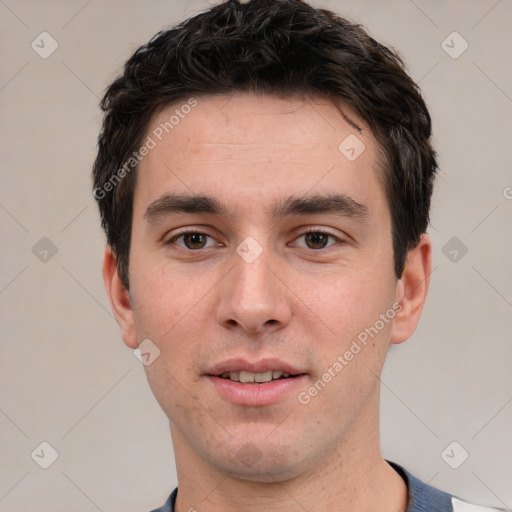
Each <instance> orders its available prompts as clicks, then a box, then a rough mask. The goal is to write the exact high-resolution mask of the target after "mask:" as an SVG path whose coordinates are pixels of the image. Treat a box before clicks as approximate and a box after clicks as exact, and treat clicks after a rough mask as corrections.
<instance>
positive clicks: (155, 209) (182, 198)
mask: <svg viewBox="0 0 512 512" xmlns="http://www.w3.org/2000/svg"><path fill="white" fill-rule="evenodd" d="M172 213H209V214H212V215H219V216H222V217H227V215H228V214H227V211H226V209H225V207H224V206H223V205H222V204H220V203H219V201H217V200H216V199H215V198H214V197H211V196H206V195H179V194H164V195H163V196H161V197H159V198H158V199H156V200H155V201H153V202H152V203H151V204H150V205H149V206H148V207H147V209H146V212H145V213H144V218H145V219H147V220H148V221H149V222H157V221H158V220H159V219H161V218H162V217H165V216H167V215H169V214H172Z"/></svg>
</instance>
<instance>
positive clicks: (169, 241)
mask: <svg viewBox="0 0 512 512" xmlns="http://www.w3.org/2000/svg"><path fill="white" fill-rule="evenodd" d="M206 231H207V230H205V229H198V228H183V230H182V231H179V232H178V233H174V234H173V235H172V236H171V237H170V238H167V239H166V240H165V241H164V245H171V244H174V243H176V241H177V240H178V239H179V238H180V237H182V236H184V235H188V234H194V233H197V234H199V235H204V236H206V237H208V238H211V239H212V240H215V242H216V245H221V244H220V242H218V241H217V240H216V239H215V237H213V236H212V235H210V234H209V233H207V232H206ZM178 247H179V248H180V249H184V250H186V251H195V252H197V251H200V250H201V249H209V247H202V248H201V249H189V248H188V247H181V246H178ZM210 247H213V246H210Z"/></svg>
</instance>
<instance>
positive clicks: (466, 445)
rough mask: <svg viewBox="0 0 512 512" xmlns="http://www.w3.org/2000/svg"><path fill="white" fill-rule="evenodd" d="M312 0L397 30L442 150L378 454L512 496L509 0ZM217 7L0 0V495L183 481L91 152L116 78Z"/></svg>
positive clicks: (439, 480) (80, 509) (378, 29)
mask: <svg viewBox="0 0 512 512" xmlns="http://www.w3.org/2000/svg"><path fill="white" fill-rule="evenodd" d="M313 3H314V5H316V6H322V7H326V8H329V9H332V10H334V11H336V12H338V13H340V14H342V15H343V16H346V17H348V18H349V19H351V20H354V21H358V22H360V23H362V24H364V25H365V26H366V27H367V28H368V30H369V31H370V33H371V34H372V35H373V36H374V37H375V38H377V39H378V40H380V41H381V42H383V43H385V44H388V45H391V46H393V47H394V48H396V49H398V50H399V52H400V53H401V55H402V56H403V57H404V59H405V61H406V63H407V65H408V70H409V72H410V74H411V76H412V77H413V78H414V79H415V80H416V81H418V82H419V84H420V86H421V88H422V90H423V93H424V95H425V98H426V101H427V103H428V105H429V108H430V110H431V113H432V118H433V126H434V133H435V138H434V142H435V145H436V148H437V151H438V154H439V163H440V167H441V172H440V174H439V177H438V180H437V188H436V191H435V194H434V199H433V206H432V224H431V227H430V228H429V233H430V235H431V236H432V239H433V244H434V254H433V267H434V272H433V274H432V281H431V288H430V295H429V298H428V301H427V304H426V308H425V311H424V313H423V318H422V320H421V322H420V325H419V327H418V329H417V331H416V333H415V334H414V336H413V337H412V338H411V339H410V340H409V341H408V342H407V343H404V344H402V345H399V346H397V347H393V349H392V350H391V351H390V355H389V359H388V361H387V363H386V366H385V368H384V372H383V375H382V407H381V409H382V418H381V425H382V444H383V451H384V456H385V457H386V458H388V459H391V460H394V461H396V462H398V463H400V464H402V465H404V466H405V467H406V468H408V469H409V470H410V471H412V472H413V473H414V474H416V475H417V476H418V477H420V478H422V479H423V480H425V481H427V482H430V483H431V484H432V485H434V486H436V487H439V488H441V489H444V490H448V491H450V492H452V493H454V494H456V495H459V496H461V497H464V498H466V499H469V500H474V501H476V502H483V503H487V504H494V505H497V506H501V507H506V506H507V507H509V508H510V507H511V506H512V490H511V482H512V462H511V461H512V443H511V436H510V433H511V432H512V428H511V427H512V384H511V372H510V362H511V361H512V345H511V343H510V339H511V336H510V332H511V331H512V315H511V313H512V261H511V253H512V236H511V228H510V226H511V225H512V173H511V172H510V171H511V168H512V167H511V160H512V156H511V149H510V148H511V144H512V142H511V141H512V124H511V113H512V83H511V82H512V81H511V77H512V72H511V67H510V55H512V34H511V30H510V20H511V19H512V2H510V1H508V0H502V1H499V0H498V1H496V0H480V1H474V2H467V1H463V0H457V1H455V0H453V1H447V2H438V1H433V0H431V1H425V0H414V1H412V0H411V1H407V0H395V1H393V0H387V1H376V0H375V1H369V0H358V1H356V0H350V1H349V0H347V1H341V0H331V1H315V2H313ZM206 8H208V2H206V1H205V0H193V1H185V0H166V1H163V0H150V1H145V2H140V1H136V0H123V1H121V0H109V1H100V0H89V1H86V0H73V1H66V2H65V1H63V0H61V1H56V0H54V1H51V0H48V1H45V2H38V1H35V0H19V1H15V0H0V38H1V45H0V52H1V62H2V67H1V69H0V111H1V117H0V119H1V159H0V165H1V186H0V230H1V248H2V250H1V260H0V322H1V326H0V337H1V359H0V361H1V362H0V383H1V395H0V432H1V440H2V441H1V447H0V460H1V461H2V463H1V470H0V511H5V512H7V511H9V512H11V511H12V512H14V511H16V512H29V511H30V512H32V511H34V510H38V512H55V511H64V510H72V511H73V512H94V511H96V510H100V511H105V512H107V511H121V510H122V511H126V512H144V511H148V510H150V509H151V508H152V507H156V506H160V505H161V504H162V503H163V502H164V501H165V499H166V497H167V496H168V494H169V493H170V492H171V490H172V489H173V488H174V486H175V485H176V474H175V467H174V459H173V451H172V445H171V440H170V434H169V428H168V422H167V419H166V417H165V415H164V413H163V412H162V411H161V410H160V408H159V406H158V405H157V403H156V400H155V399H154V397H153V395H152V394H151V391H150V389H149V386H148V384H147V382H146V378H145V375H144V371H143V367H142V365H141V364H140V362H139V361H138V360H137V359H136V358H135V357H134V355H133V353H132V351H131V350H129V349H128V348H126V347H125V345H124V344H123V343H122V340H121V336H120V331H119V329H118V326H117V324H116V322H115V320H114V318H113V316H112V314H111V311H110V307H109V305H108V301H107V296H106V293H105V291H104V287H103V281H102V277H101V264H102V256H103V249H104V235H103V233H102V231H101V229H100V224H99V216H98V213H97V209H96V205H95V203H94V200H93V197H92V193H91V181H90V172H91V166H92V162H93V159H94V157H95V147H96V139H97V135H98V132H99V127H100V121H101V115H100V110H99V108H98V103H99V100H100V98H101V97H102V95H103V92H104V89H105V87H106V86H107V85H108V84H109V83H110V82H111V81H112V80H113V79H114V78H115V77H116V76H117V75H118V74H119V72H120V70H121V66H122V64H123V62H124V61H125V60H126V59H127V58H128V57H129V56H130V55H131V53H132V52H133V51H134V50H135V49H136V48H137V47H138V46H139V45H141V44H143V43H145V42H146V41H147V40H148V39H149V38H150V37H151V36H152V35H154V34H155V33H156V32H157V31H158V30H160V29H162V28H164V27H165V26H170V25H173V24H175V23H177V22H179V21H181V20H183V19H184V18H185V17H188V16H190V15H193V14H195V13H198V12H200V11H202V10H204V9H206ZM43 32H47V33H48V34H43V35H41V33H43ZM56 45H58V47H57V48H56V49H55V51H53V53H51V52H52V50H54V48H55V46H56ZM466 46H467V48H466ZM50 53H51V54H50ZM42 442H47V443H49V445H50V446H48V445H41V443H42ZM452 443H456V444H452ZM53 450H54V451H55V452H54V451H53ZM466 453H467V455H468V457H467V459H466V460H464V458H465V457H466ZM31 454H32V455H31ZM56 454H58V457H57V458H56V460H55V461H54V462H53V463H52V464H51V465H50V466H49V467H48V468H47V469H43V468H42V467H40V466H41V465H47V464H49V463H50V462H52V460H53V458H55V456H56ZM452 466H454V467H455V466H458V467H456V469H455V468H454V467H452Z"/></svg>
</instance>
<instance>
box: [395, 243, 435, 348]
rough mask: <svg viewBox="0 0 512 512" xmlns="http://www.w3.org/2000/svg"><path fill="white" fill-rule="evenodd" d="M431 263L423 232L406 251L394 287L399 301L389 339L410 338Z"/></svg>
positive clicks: (421, 301)
mask: <svg viewBox="0 0 512 512" xmlns="http://www.w3.org/2000/svg"><path fill="white" fill-rule="evenodd" d="M431 267H432V242H431V240H430V237H429V236H428V235H426V234H424V235H422V237H421V239H420V241H419V243H418V245H417V246H416V247H415V248H414V249H412V250H411V251H409V253H408V255H407V261H406V263H405V268H404V272H403V274H402V277H401V278H400V279H399V281H398V283H397V288H396V301H397V302H398V303H399V304H400V306H401V307H400V309H399V310H398V311H397V313H396V316H395V319H394V321H393V330H392V334H391V343H394V344H398V343H402V342H403V341H406V340H407V339H409V338H410V337H411V336H412V334H413V333H414V331H415V329H416V326H417V325H418V322H419V319H420V316H421V312H422V311H423V306H424V304H425V300H426V298H427V292H428V287H429V284H430V273H431Z"/></svg>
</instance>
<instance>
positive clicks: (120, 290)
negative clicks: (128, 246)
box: [103, 245, 139, 348]
mask: <svg viewBox="0 0 512 512" xmlns="http://www.w3.org/2000/svg"><path fill="white" fill-rule="evenodd" d="M103 281H104V282H105V288H106V289H107V294H108V298H109V300H110V306H111V308H112V311H113V313H114V316H115V317H116V320H117V323H118V324H119V327H121V334H122V336H123V341H124V342H125V344H126V345H127V346H128V347H130V348H137V347H138V346H139V342H138V341H137V333H136V330H135V321H134V317H133V310H132V304H131V298H130V293H129V291H128V290H127V289H126V287H125V285H124V284H123V282H122V281H121V278H120V277H119V273H118V271H117V258H116V256H115V254H114V253H113V251H112V248H111V247H110V246H109V245H107V247H106V249H105V256H104V258H103Z"/></svg>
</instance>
